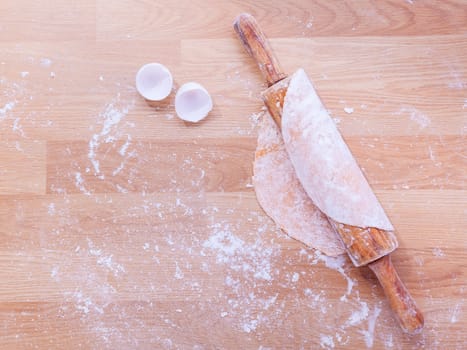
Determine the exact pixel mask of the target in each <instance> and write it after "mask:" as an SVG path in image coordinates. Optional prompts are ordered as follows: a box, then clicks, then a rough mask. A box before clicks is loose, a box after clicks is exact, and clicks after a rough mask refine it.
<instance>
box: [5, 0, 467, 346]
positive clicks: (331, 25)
mask: <svg viewBox="0 0 467 350" xmlns="http://www.w3.org/2000/svg"><path fill="white" fill-rule="evenodd" d="M466 11H467V10H466V8H465V2H464V1H462V0H449V1H437V0H436V1H435V0H430V1H416V0H414V1H413V2H412V1H392V0H391V1H390V0H385V1H378V2H373V1H350V0H345V1H324V0H317V1H313V2H309V3H307V2H303V1H291V0H290V1H289V0H287V1H285V2H284V1H281V2H278V1H256V2H254V3H253V2H246V1H233V2H222V3H220V2H213V1H209V0H205V1H202V0H195V1H182V2H170V1H165V0H164V1H157V2H154V1H147V0H138V1H137V0H121V1H114V2H108V1H100V0H99V1H96V0H83V1H80V2H63V1H38V2H34V3H33V2H27V1H24V0H17V1H10V0H6V1H2V2H1V3H0V51H1V53H2V54H1V57H0V137H1V142H0V159H1V162H0V215H1V220H2V225H1V226H0V267H1V268H0V280H1V281H2V283H0V347H1V348H2V349H68V348H70V349H74V348H82V349H97V348H101V349H128V348H137V349H193V348H198V349H215V348H226V349H240V348H241V349H260V348H262V349H267V348H274V349H279V348H280V349H282V348H283V349H297V348H312V349H315V348H332V346H334V348H339V349H340V348H345V349H362V348H374V349H381V348H389V349H390V348H394V349H419V348H426V349H441V348H446V349H447V348H449V349H462V348H464V347H465V344H466V342H467V338H466V335H465V332H464V329H465V328H466V325H467V321H466V316H465V315H466V314H465V312H466V311H465V308H466V301H465V300H466V293H467V292H466V289H465V285H466V283H465V282H466V275H465V271H467V260H466V255H465V251H466V249H467V246H466V237H465V227H466V226H467V221H466V220H467V215H466V212H465V208H466V207H467V203H466V198H467V189H466V184H465V180H466V177H465V174H466V173H467V164H466V148H465V144H466V142H465V132H466V131H467V129H466V128H467V105H466V103H467V101H466V93H465V92H466V89H467V71H466V67H467V55H466V52H467V46H466V40H465V39H466V36H465V33H466V30H467V20H466V18H467V14H466ZM241 12H251V13H252V14H254V15H255V16H256V17H257V19H258V21H260V23H261V25H262V27H263V29H264V30H265V31H266V32H267V33H268V34H269V35H270V37H271V44H272V47H273V49H274V50H275V52H276V54H277V56H278V58H279V59H280V61H281V63H282V65H283V68H284V70H285V72H286V73H289V74H290V73H292V72H293V71H294V70H295V69H297V68H298V67H304V68H305V70H306V71H307V72H308V74H309V75H310V76H311V78H312V79H313V82H314V84H315V85H316V88H317V91H318V92H319V94H320V96H321V98H322V99H323V101H324V103H325V104H326V107H327V108H328V109H329V110H330V111H331V113H332V116H333V117H334V118H335V120H336V122H337V123H338V127H339V129H340V131H341V132H342V134H343V136H344V138H345V139H346V141H348V144H349V147H350V149H351V150H352V152H353V153H354V155H355V157H356V158H357V160H358V162H359V163H360V165H361V166H362V167H363V169H364V172H365V174H366V176H367V177H368V180H369V182H370V184H371V185H372V186H373V188H374V189H375V193H376V195H377V196H378V198H379V199H380V201H381V202H382V205H383V206H384V208H385V209H386V211H387V213H388V215H389V217H390V218H391V221H392V222H393V223H394V226H395V227H396V229H397V235H398V240H399V243H400V248H399V249H398V250H397V251H396V252H394V255H393V258H392V259H393V262H394V265H395V266H397V269H398V271H399V274H400V276H401V278H402V279H403V280H404V282H405V283H406V285H407V287H408V289H409V290H410V291H411V293H412V294H413V296H414V298H415V299H416V300H417V302H418V304H419V306H420V308H421V309H422V310H423V311H424V313H425V324H426V328H425V331H424V332H423V333H422V334H421V335H419V336H416V337H407V336H405V335H403V334H402V333H401V332H400V330H399V329H398V326H397V324H396V323H395V321H394V319H393V318H392V316H391V313H390V309H389V305H388V304H387V303H386V301H385V298H384V295H383V294H382V292H381V290H379V289H376V288H374V287H373V286H374V285H375V284H376V280H375V277H374V276H373V275H372V273H371V271H369V270H368V269H355V268H354V267H352V264H351V263H350V261H348V260H339V259H337V260H335V259H331V260H329V259H326V258H325V257H323V256H320V255H319V254H317V253H316V252H314V251H313V250H310V249H307V248H306V247H304V246H303V245H301V244H300V243H298V242H296V241H294V240H291V239H289V238H288V237H287V236H285V235H284V234H283V233H281V232H280V231H278V229H277V228H276V227H275V225H274V224H273V223H271V222H270V221H269V219H268V218H267V217H266V216H265V215H264V213H263V212H262V211H261V209H260V208H259V207H258V204H257V201H256V198H255V195H254V190H253V188H252V187H251V175H252V173H251V171H252V165H251V162H252V160H253V152H254V149H255V144H256V140H255V137H256V131H255V127H256V124H257V117H258V115H257V114H258V113H260V112H261V106H262V101H261V97H260V92H261V91H262V90H264V88H265V85H264V83H263V79H262V77H261V76H260V74H259V72H257V68H256V67H255V66H254V63H253V62H251V60H250V59H249V58H248V57H247V55H246V54H245V53H244V50H243V48H242V47H241V45H240V44H239V43H238V40H237V39H236V37H235V33H234V31H233V28H232V23H233V20H234V18H235V17H236V16H237V15H238V14H239V13H241ZM153 61H159V62H161V63H163V64H165V65H167V66H168V67H169V69H170V70H171V72H172V73H173V75H174V79H175V88H176V87H177V86H180V85H181V84H183V83H185V82H187V81H198V82H200V83H201V84H203V85H204V86H205V87H206V88H207V89H208V90H209V91H210V93H211V94H212V97H213V100H214V109H213V111H212V113H211V114H210V115H209V116H208V118H206V119H205V120H204V121H203V123H201V124H197V125H188V124H185V123H183V122H182V121H180V120H178V119H177V117H176V116H175V111H174V107H173V99H174V93H172V94H171V95H170V97H169V99H168V100H167V101H166V102H164V103H161V104H156V105H153V106H150V105H148V104H147V103H146V102H145V101H144V100H143V99H141V98H140V97H139V96H138V95H137V93H136V91H135V89H134V77H135V73H136V71H137V70H138V68H139V67H140V66H141V65H142V64H144V63H148V62H153ZM7 105H8V106H7ZM348 107H352V108H353V109H354V111H353V113H350V114H348V113H346V112H345V111H344V108H348ZM112 115H113V116H117V117H118V118H117V119H116V120H118V123H116V124H114V125H112V124H111V120H112V119H111V117H112ZM109 123H110V124H109ZM106 125H107V127H106ZM125 145H126V146H125ZM123 146H125V147H123ZM122 147H123V149H122ZM90 150H91V151H92V150H94V153H95V154H94V155H92V157H90V156H89V154H90ZM95 161H98V162H99V171H96V169H95V167H94V165H95V164H96V163H95ZM122 163H123V166H122ZM121 166H122V167H121ZM120 167H121V168H120ZM119 169H120V170H119ZM114 172H115V175H114ZM78 173H79V174H80V177H79V176H78V177H77V174H78ZM201 175H203V176H201ZM102 176H103V177H102ZM348 281H351V282H350V284H353V285H352V286H351V285H349V282H348ZM350 287H352V288H351V290H350V291H349V288H350ZM366 310H368V311H366ZM372 320H375V321H374V329H372V328H371V327H372V326H371V325H372Z"/></svg>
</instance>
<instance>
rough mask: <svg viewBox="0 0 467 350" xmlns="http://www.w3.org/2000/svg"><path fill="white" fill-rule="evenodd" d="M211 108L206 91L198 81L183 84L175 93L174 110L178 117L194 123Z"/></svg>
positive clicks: (209, 97)
mask: <svg viewBox="0 0 467 350" xmlns="http://www.w3.org/2000/svg"><path fill="white" fill-rule="evenodd" d="M211 110H212V99H211V96H210V95H209V93H208V91H207V90H206V89H205V88H204V87H203V86H201V85H200V84H198V83H194V82H190V83H186V84H183V85H182V86H181V87H180V89H178V91H177V94H176V95H175V112H177V115H178V116H179V118H180V119H182V120H185V121H187V122H192V123H196V122H199V121H200V120H202V119H204V118H205V117H206V116H207V115H208V113H209V112H210V111H211Z"/></svg>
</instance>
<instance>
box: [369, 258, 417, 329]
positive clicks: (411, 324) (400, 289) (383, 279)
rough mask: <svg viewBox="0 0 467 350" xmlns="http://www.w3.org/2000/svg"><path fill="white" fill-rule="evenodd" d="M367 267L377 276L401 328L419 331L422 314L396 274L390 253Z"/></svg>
mask: <svg viewBox="0 0 467 350" xmlns="http://www.w3.org/2000/svg"><path fill="white" fill-rule="evenodd" d="M368 267H369V268H370V269H371V270H372V271H373V272H374V273H375V275H376V277H378V280H379V283H380V284H381V286H382V287H383V290H384V293H385V294H386V297H387V298H388V300H389V304H390V306H391V308H392V310H393V311H394V313H395V315H396V316H397V319H398V321H399V324H400V326H401V328H402V330H403V331H404V332H406V333H408V334H417V333H420V332H421V330H422V328H423V324H424V319H423V315H422V313H421V312H420V310H419V309H418V308H417V305H416V304H415V301H414V300H413V299H412V297H411V295H410V293H409V291H408V290H407V288H406V287H405V286H404V284H403V283H402V281H401V279H400V278H399V276H398V275H397V271H396V269H395V268H394V265H393V264H392V262H391V257H390V255H386V256H383V257H382V258H380V259H378V260H376V261H374V262H372V263H370V264H368Z"/></svg>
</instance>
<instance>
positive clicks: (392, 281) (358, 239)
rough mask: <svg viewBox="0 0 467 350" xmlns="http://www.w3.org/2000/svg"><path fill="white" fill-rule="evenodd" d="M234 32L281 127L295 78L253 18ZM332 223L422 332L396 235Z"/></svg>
mask: <svg viewBox="0 0 467 350" xmlns="http://www.w3.org/2000/svg"><path fill="white" fill-rule="evenodd" d="M234 29H235V31H236V32H237V34H238V36H239V38H240V40H241V42H242V44H243V46H244V47H245V48H246V50H247V52H248V53H249V54H250V56H252V58H253V59H254V60H255V61H256V63H257V65H258V67H259V69H260V71H261V72H262V75H263V76H264V78H265V79H266V82H267V84H268V89H266V90H265V91H264V92H263V93H262V98H263V101H264V103H265V105H266V107H267V109H268V111H269V113H270V115H271V117H272V118H273V119H274V121H275V122H276V123H277V125H278V126H279V128H281V118H282V113H283V107H284V101H285V97H286V93H287V89H288V87H289V84H290V81H291V77H288V76H287V75H286V74H285V73H284V72H283V71H282V68H281V66H280V65H279V62H278V60H277V58H276V57H275V55H274V53H273V51H272V49H271V47H270V45H269V42H268V41H267V39H266V37H265V35H264V34H263V32H262V31H261V29H260V28H259V26H258V24H257V22H256V20H255V19H254V17H253V16H251V15H250V14H247V13H244V14H240V15H239V16H238V17H237V18H236V20H235V22H234ZM320 103H321V102H320ZM342 142H343V141H342ZM349 154H350V153H349ZM358 170H359V171H360V169H358ZM362 177H363V175H362ZM364 181H365V182H366V179H365V180H364ZM302 185H303V183H302ZM304 187H305V186H304ZM368 188H369V185H368ZM375 198H376V197H375ZM312 199H313V198H312ZM344 205H345V204H344ZM378 205H379V203H378ZM325 214H326V213H325ZM328 220H329V221H330V223H331V225H332V227H333V228H334V229H335V231H336V232H337V233H338V236H339V237H340V239H341V240H342V242H343V243H344V246H345V248H346V251H347V253H348V255H349V257H350V259H351V261H352V262H353V264H354V265H355V266H357V267H359V266H365V265H366V266H368V267H369V268H370V269H371V270H372V271H373V272H374V273H375V275H376V277H377V278H378V280H379V282H380V284H381V286H382V288H383V290H384V293H385V295H386V297H387V299H388V301H389V304H390V307H391V309H392V310H393V312H394V314H395V316H396V318H397V320H398V322H399V324H400V326H401V328H402V330H403V331H404V332H406V333H408V334H417V333H419V332H421V330H422V329H423V325H424V318H423V315H422V313H421V311H420V310H419V309H418V308H417V306H416V304H415V301H414V300H413V298H412V297H411V295H410V293H409V291H408V290H407V288H406V287H405V286H404V284H403V283H402V281H401V279H400V278H399V276H398V274H397V272H396V270H395V268H394V266H393V264H392V262H391V257H390V255H389V254H390V253H391V252H392V251H394V250H395V249H396V248H397V246H398V243H397V239H396V237H395V234H394V232H393V231H392V230H383V229H380V228H376V227H359V226H351V225H348V224H344V223H341V222H338V221H335V220H333V219H332V218H330V217H329V216H328Z"/></svg>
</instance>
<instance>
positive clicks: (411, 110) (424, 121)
mask: <svg viewBox="0 0 467 350" xmlns="http://www.w3.org/2000/svg"><path fill="white" fill-rule="evenodd" d="M394 114H395V115H402V114H409V116H410V120H412V121H413V122H415V123H417V124H418V126H419V127H420V129H425V128H426V127H428V126H430V124H431V120H430V118H428V117H427V116H426V115H425V114H423V113H422V112H420V111H419V110H418V109H416V108H415V107H401V108H400V109H399V111H398V112H396V113H394Z"/></svg>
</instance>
